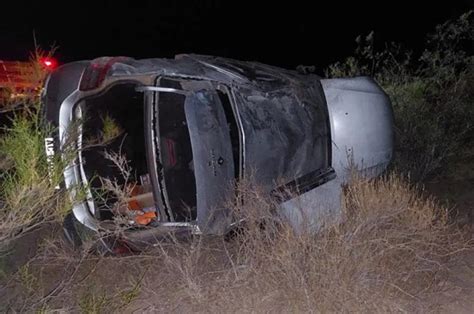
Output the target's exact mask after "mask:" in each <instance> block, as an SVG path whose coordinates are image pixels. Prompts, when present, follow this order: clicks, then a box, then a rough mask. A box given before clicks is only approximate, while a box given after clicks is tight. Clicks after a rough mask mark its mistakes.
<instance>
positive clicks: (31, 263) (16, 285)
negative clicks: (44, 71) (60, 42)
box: [0, 12, 474, 313]
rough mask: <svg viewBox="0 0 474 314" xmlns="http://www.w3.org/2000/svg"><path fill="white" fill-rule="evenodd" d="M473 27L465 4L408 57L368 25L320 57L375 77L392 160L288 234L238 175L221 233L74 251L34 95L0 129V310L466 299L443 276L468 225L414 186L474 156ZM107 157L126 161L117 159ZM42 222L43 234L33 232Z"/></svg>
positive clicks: (335, 69) (371, 305)
mask: <svg viewBox="0 0 474 314" xmlns="http://www.w3.org/2000/svg"><path fill="white" fill-rule="evenodd" d="M473 27H474V23H473V13H472V12H469V13H466V14H464V15H463V16H461V17H460V18H459V19H457V20H455V21H449V22H446V23H445V24H442V25H439V26H438V27H437V28H436V29H435V31H434V33H432V34H431V35H429V36H428V41H427V43H426V50H425V51H423V52H421V53H420V54H419V55H415V53H414V52H411V51H410V50H408V49H406V48H404V47H402V46H401V45H398V44H387V45H386V46H384V47H383V48H382V49H378V47H380V44H379V43H376V42H375V41H374V36H373V34H369V35H368V36H366V37H360V38H358V40H357V41H358V44H359V47H358V48H357V50H356V52H355V55H354V56H353V57H349V58H347V59H346V60H344V61H342V62H339V63H336V64H334V65H331V66H329V67H328V69H327V76H328V77H343V76H354V75H372V76H374V77H375V79H376V80H377V81H378V82H379V83H380V84H381V85H382V86H383V88H384V89H385V91H386V92H387V93H388V95H389V96H390V98H391V100H392V103H393V107H394V112H395V119H396V121H395V123H396V143H397V147H396V157H395V163H394V167H393V169H392V170H391V171H389V173H387V174H386V175H385V176H384V177H381V178H378V179H375V180H365V179H363V178H357V177H354V180H353V182H352V183H351V184H350V185H349V186H348V187H346V189H345V194H344V202H343V203H344V206H343V219H342V220H341V222H340V223H338V224H336V225H327V227H325V228H323V229H322V230H321V232H319V233H318V234H313V233H309V232H304V231H303V232H301V233H298V234H296V233H295V232H293V230H292V229H291V227H290V226H289V225H288V224H287V222H286V221H285V220H284V219H283V218H280V217H278V216H277V215H274V209H275V207H276V205H277V204H275V203H274V200H272V199H269V198H268V197H267V196H266V195H264V194H263V193H260V192H259V189H258V187H255V186H253V184H252V182H240V183H239V185H238V189H239V192H240V193H239V195H241V196H242V197H243V198H244V199H246V200H247V201H246V202H245V204H240V202H238V200H237V201H236V200H230V201H229V202H230V204H233V205H232V206H233V207H234V208H233V211H234V212H235V213H236V215H237V216H238V218H241V219H244V220H245V221H246V224H245V226H244V227H242V228H240V229H238V230H236V231H235V232H234V233H232V234H231V235H229V236H228V237H226V238H221V237H190V238H187V239H184V240H183V239H178V238H177V237H174V236H173V235H171V236H170V237H169V238H167V239H166V240H163V241H162V242H160V243H158V245H157V246H156V247H154V248H150V249H149V250H147V251H144V252H141V253H139V254H131V253H125V254H123V255H119V256H101V255H97V254H93V253H92V252H91V251H90V250H89V248H90V247H91V246H92V245H91V244H88V243H86V244H85V245H84V246H83V248H82V249H80V250H75V251H74V250H72V249H71V248H70V247H69V246H68V245H67V244H65V243H64V241H63V239H62V237H61V221H62V219H63V218H64V216H65V214H66V213H67V211H68V210H70V208H71V204H72V201H71V200H70V199H69V198H68V197H66V195H65V194H64V192H61V190H57V189H55V187H56V186H57V184H58V183H59V182H60V180H61V173H62V170H63V169H64V166H65V164H66V163H67V159H68V157H66V158H65V159H66V160H61V159H58V158H57V157H55V158H56V159H53V160H49V162H48V159H47V156H46V155H45V154H44V137H45V135H46V134H48V132H49V131H51V130H49V129H48V127H47V126H45V125H43V124H42V123H41V119H40V118H41V110H40V107H39V106H40V105H39V104H38V102H37V101H36V102H32V103H31V104H30V106H28V107H27V108H23V110H21V111H18V112H17V113H15V114H13V115H12V119H13V120H12V122H11V124H10V125H9V126H8V128H7V129H5V130H3V132H2V133H3V135H2V136H1V139H0V155H1V156H0V167H1V168H0V175H1V178H0V180H1V182H0V188H1V190H0V300H1V301H0V309H1V311H15V312H44V313H47V312H51V311H56V310H59V311H65V312H71V311H72V312H81V313H110V312H121V311H128V312H131V311H141V312H143V311H145V312H191V311H193V312H273V311H278V312H313V311H316V312H369V311H370V312H408V311H409V312H419V311H440V310H443V309H444V310H445V311H446V310H448V311H449V309H446V308H445V307H444V306H446V304H449V303H452V302H464V301H469V300H464V299H463V298H466V299H469V298H471V299H472V294H468V293H472V291H465V290H463V289H464V288H460V287H459V286H458V284H457V283H456V282H455V281H453V280H452V276H451V275H452V272H453V269H454V268H455V267H456V265H458V264H459V263H460V262H463V260H464V256H465V254H472V251H473V245H474V242H473V238H472V231H469V230H466V227H465V226H464V227H463V226H460V225H459V224H458V222H457V221H456V219H454V218H453V215H451V209H450V208H448V207H445V206H444V205H441V204H440V203H439V202H438V201H437V200H436V199H435V198H434V197H432V196H429V195H427V194H426V193H425V192H424V191H423V189H422V188H421V187H420V186H419V185H417V184H415V182H423V181H424V180H427V179H429V178H433V177H436V176H439V175H442V174H444V173H446V171H449V169H450V168H451V167H453V165H454V164H455V163H456V162H458V160H459V158H460V157H461V155H462V156H464V157H465V156H469V154H473V153H474V152H473V151H472V150H469V149H467V148H468V147H469V146H470V145H471V146H472V144H473V140H474V133H473V132H474V126H473V119H472V117H474V106H473V99H474V98H473V97H474V95H473V88H472V87H473V86H474V85H473V83H474V82H473V79H474V78H473V61H474V59H473V56H472V52H470V51H469V50H468V48H469V47H472V44H473V39H474V38H473V36H474V29H473ZM376 48H377V49H376ZM470 53H471V54H470ZM103 123H104V130H103V132H102V137H103V138H101V139H100V141H104V142H107V141H108V140H110V139H111V138H115V137H116V136H118V135H120V134H121V133H122V130H121V129H120V127H119V126H117V125H116V124H115V122H114V121H113V120H111V119H110V118H109V117H104V118H103ZM97 141H99V139H97ZM100 141H99V142H100ZM91 144H93V145H100V143H97V142H96V141H92V142H91ZM66 147H67V146H66ZM70 155H71V156H73V155H74V154H73V153H72V151H71V154H70ZM67 156H69V154H67ZM71 158H72V157H71ZM114 158H115V159H118V160H120V161H121V162H120V164H121V165H122V166H123V167H124V168H126V158H125V159H123V158H121V156H115V157H114ZM127 169H128V168H127ZM107 183H108V185H106V187H109V189H110V190H112V191H117V194H118V195H119V194H120V193H122V192H123V191H122V190H120V188H121V187H120V186H117V185H116V184H114V182H107ZM79 194H80V193H79ZM78 197H80V195H79V196H78ZM235 204H240V205H238V206H237V205H235ZM257 212H258V215H257ZM262 217H263V219H262ZM45 226H46V229H48V233H47V234H45V233H41V232H38V230H41V229H42V228H43V229H44V227H45ZM32 234H33V237H34V240H35V241H34V242H30V241H31V237H29V236H30V235H32ZM39 234H41V235H42V236H41V237H39V236H38V235H39ZM25 239H26V241H25ZM32 243H34V245H32ZM22 246H23V250H22ZM36 246H37V248H36ZM25 247H26V250H29V251H31V250H33V251H36V252H35V254H34V256H30V255H29V253H28V254H27V253H25V252H23V251H24V249H25ZM12 263H13V264H14V265H13V266H12ZM471 266H472V264H471ZM473 282H474V281H473ZM452 291H457V292H459V293H455V294H453V293H451V292H452Z"/></svg>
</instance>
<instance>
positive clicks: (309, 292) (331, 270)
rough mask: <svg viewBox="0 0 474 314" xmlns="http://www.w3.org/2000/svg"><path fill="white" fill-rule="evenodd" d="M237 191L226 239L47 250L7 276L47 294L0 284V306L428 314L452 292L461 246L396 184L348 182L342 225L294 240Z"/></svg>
mask: <svg viewBox="0 0 474 314" xmlns="http://www.w3.org/2000/svg"><path fill="white" fill-rule="evenodd" d="M240 189H241V191H245V193H246V194H245V199H246V200H247V201H246V202H245V204H244V205H239V206H237V207H236V208H235V209H234V212H235V213H236V215H237V217H238V218H241V219H242V220H243V221H244V223H242V226H241V228H239V229H238V230H236V232H235V233H234V234H233V237H231V238H230V239H224V238H221V237H195V238H191V239H187V240H178V239H177V238H174V237H171V238H169V239H168V240H163V241H162V242H160V243H159V245H158V246H157V247H156V248H154V249H150V250H149V251H147V252H143V253H141V254H139V255H128V256H121V257H98V256H91V255H89V254H88V253H87V252H82V253H77V252H76V253H72V252H70V251H68V250H67V249H66V248H64V247H63V246H62V244H61V243H59V244H58V242H57V240H55V241H54V245H52V244H51V243H49V244H48V245H45V246H44V249H43V250H42V253H41V254H40V255H39V256H38V257H36V258H35V259H34V260H33V261H32V262H30V263H29V266H28V268H27V269H23V270H22V271H19V272H18V274H17V275H16V277H17V278H20V279H17V280H18V281H19V282H21V280H22V279H21V278H24V279H25V278H26V279H27V280H26V281H25V280H24V279H23V281H25V286H26V287H28V286H31V285H32V284H35V285H38V286H40V287H49V289H46V288H44V289H42V290H44V293H43V294H41V293H39V294H38V295H36V296H31V289H28V288H23V289H19V290H18V286H19V284H18V283H16V285H15V284H12V282H10V286H8V287H7V289H11V291H16V293H17V297H16V298H14V297H10V303H8V304H9V306H11V307H13V308H16V309H18V307H17V306H18V303H16V302H18V301H19V300H22V301H24V300H25V298H24V297H22V298H20V297H19V296H21V295H23V296H24V294H27V295H30V297H29V299H28V300H29V302H30V301H31V302H30V303H29V304H28V305H25V304H24V303H21V306H24V307H25V308H26V307H27V306H30V309H31V306H34V308H35V309H38V308H39V307H40V306H41V307H47V308H48V309H63V310H68V311H70V310H82V311H85V312H91V313H92V312H97V313H101V312H109V311H112V310H113V311H125V310H128V311H132V310H139V311H160V312H190V311H195V312H219V313H220V312H274V311H278V312H290V311H291V312H335V311H337V312H368V311H371V312H374V311H377V312H405V311H421V310H423V311H425V310H436V309H438V306H440V304H442V303H443V302H446V299H445V298H444V292H445V291H446V290H447V289H451V288H452V286H451V284H450V282H449V280H448V271H449V267H448V265H451V264H452V263H453V261H455V260H456V258H457V257H458V256H460V255H461V253H462V252H463V251H466V250H470V249H471V248H472V242H471V240H470V238H469V237H470V235H467V234H465V233H463V232H462V231H461V230H459V229H457V227H456V226H455V225H452V224H450V223H449V221H448V212H447V210H446V209H444V208H442V207H439V206H438V205H437V204H436V202H434V201H433V200H432V199H426V198H423V197H422V196H421V195H420V193H419V192H417V190H416V189H414V188H413V187H410V186H409V185H407V184H406V183H405V182H404V181H403V180H401V179H400V178H398V177H396V176H390V177H388V178H383V179H379V180H375V181H365V180H356V181H355V182H354V183H353V184H352V185H351V186H350V187H348V188H347V191H346V196H345V204H346V206H345V210H344V215H345V219H344V222H343V223H341V224H339V225H335V226H331V227H328V228H326V229H324V230H322V231H321V232H320V233H319V234H310V233H305V232H301V233H298V234H297V233H295V232H294V231H293V230H292V229H291V228H290V227H289V226H288V225H287V224H286V223H285V221H283V220H282V219H279V218H277V216H276V215H274V210H275V208H276V207H275V204H274V203H273V202H272V200H270V199H268V198H267V197H265V196H263V195H262V194H261V193H259V192H258V189H255V187H252V188H251V189H249V188H248V185H247V187H245V185H241V186H240ZM262 214H263V215H262ZM262 216H263V217H264V219H262ZM61 265H62V266H61ZM52 272H54V274H55V275H54V276H49V274H51V273H52ZM51 277H54V279H53V280H52V278H51ZM35 278H37V279H35ZM13 287H16V289H17V290H15V289H14V288H13ZM51 287H52V288H51ZM54 287H60V289H56V290H55V293H54V294H49V291H51V289H54ZM40 290H41V289H39V290H37V292H38V291H40ZM33 300H34V302H33ZM86 309H89V310H86Z"/></svg>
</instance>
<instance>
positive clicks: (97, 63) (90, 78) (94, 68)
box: [79, 57, 131, 91]
mask: <svg viewBox="0 0 474 314" xmlns="http://www.w3.org/2000/svg"><path fill="white" fill-rule="evenodd" d="M127 60H131V58H127V57H103V58H99V59H95V60H93V61H92V62H91V64H90V65H89V66H88V67H87V68H86V70H85V71H84V74H83V75H82V79H81V84H80V86H79V90H81V91H88V90H92V89H96V88H98V87H99V86H100V85H101V84H102V83H103V82H104V80H105V77H106V76H107V73H108V72H109V70H110V68H111V67H112V66H113V65H114V63H117V62H124V61H127Z"/></svg>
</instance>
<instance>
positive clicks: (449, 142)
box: [326, 11, 474, 180]
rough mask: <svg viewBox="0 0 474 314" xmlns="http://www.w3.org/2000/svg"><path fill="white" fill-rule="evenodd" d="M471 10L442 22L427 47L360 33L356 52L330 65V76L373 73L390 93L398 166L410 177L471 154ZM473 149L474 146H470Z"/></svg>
mask: <svg viewBox="0 0 474 314" xmlns="http://www.w3.org/2000/svg"><path fill="white" fill-rule="evenodd" d="M473 39H474V23H473V12H472V11H470V12H468V13H465V14H463V15H462V16H461V17H460V18H459V19H457V20H455V21H448V22H446V23H444V24H441V25H438V26H437V27H436V29H435V31H434V32H433V33H431V34H429V35H428V37H427V40H426V46H425V47H426V48H425V50H424V51H423V52H422V53H421V54H419V55H418V56H417V57H414V53H413V51H411V50H410V49H407V48H404V47H403V46H402V45H400V44H396V43H390V44H386V45H385V46H384V49H382V50H381V51H379V50H377V49H375V45H374V34H373V33H370V34H369V35H368V36H366V37H365V38H362V37H360V36H359V37H358V38H357V39H356V42H357V44H358V47H357V49H356V51H355V54H354V56H351V57H348V58H347V59H346V60H345V61H343V62H337V63H335V64H333V65H330V66H329V67H328V69H327V70H326V76H328V77H346V76H357V75H370V76H373V77H374V78H375V79H376V81H377V82H378V83H379V84H380V85H381V86H382V87H383V89H384V90H385V91H386V92H387V94H388V95H389V96H390V99H391V101H392V105H393V109H394V114H395V127H396V153H397V154H396V159H395V166H396V168H397V169H398V170H400V171H402V172H406V173H407V172H409V173H410V174H411V177H412V179H415V180H423V179H426V178H428V177H431V176H435V175H437V174H439V173H441V172H442V171H443V170H446V169H447V168H448V165H449V164H450V163H452V162H453V160H455V159H456V157H459V155H463V154H467V153H468V152H467V150H466V149H465V148H466V147H468V146H469V145H472V143H473V138H474V136H473V134H474V125H473V119H472V118H473V117H474V106H473V100H474V93H473V88H472V87H473V86H474V76H473V69H474V66H473V61H474V57H473V55H472V53H471V52H468V49H469V47H472V44H473ZM471 153H472V152H471Z"/></svg>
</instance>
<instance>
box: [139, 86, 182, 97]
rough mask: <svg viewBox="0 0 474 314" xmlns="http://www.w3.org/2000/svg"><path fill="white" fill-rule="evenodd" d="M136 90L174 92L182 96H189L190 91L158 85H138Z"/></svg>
mask: <svg viewBox="0 0 474 314" xmlns="http://www.w3.org/2000/svg"><path fill="white" fill-rule="evenodd" d="M135 90H136V91H137V92H160V93H175V94H180V95H184V96H189V95H190V94H191V92H189V91H186V90H181V89H176V88H169V87H159V86H138V87H137V88H135Z"/></svg>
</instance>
